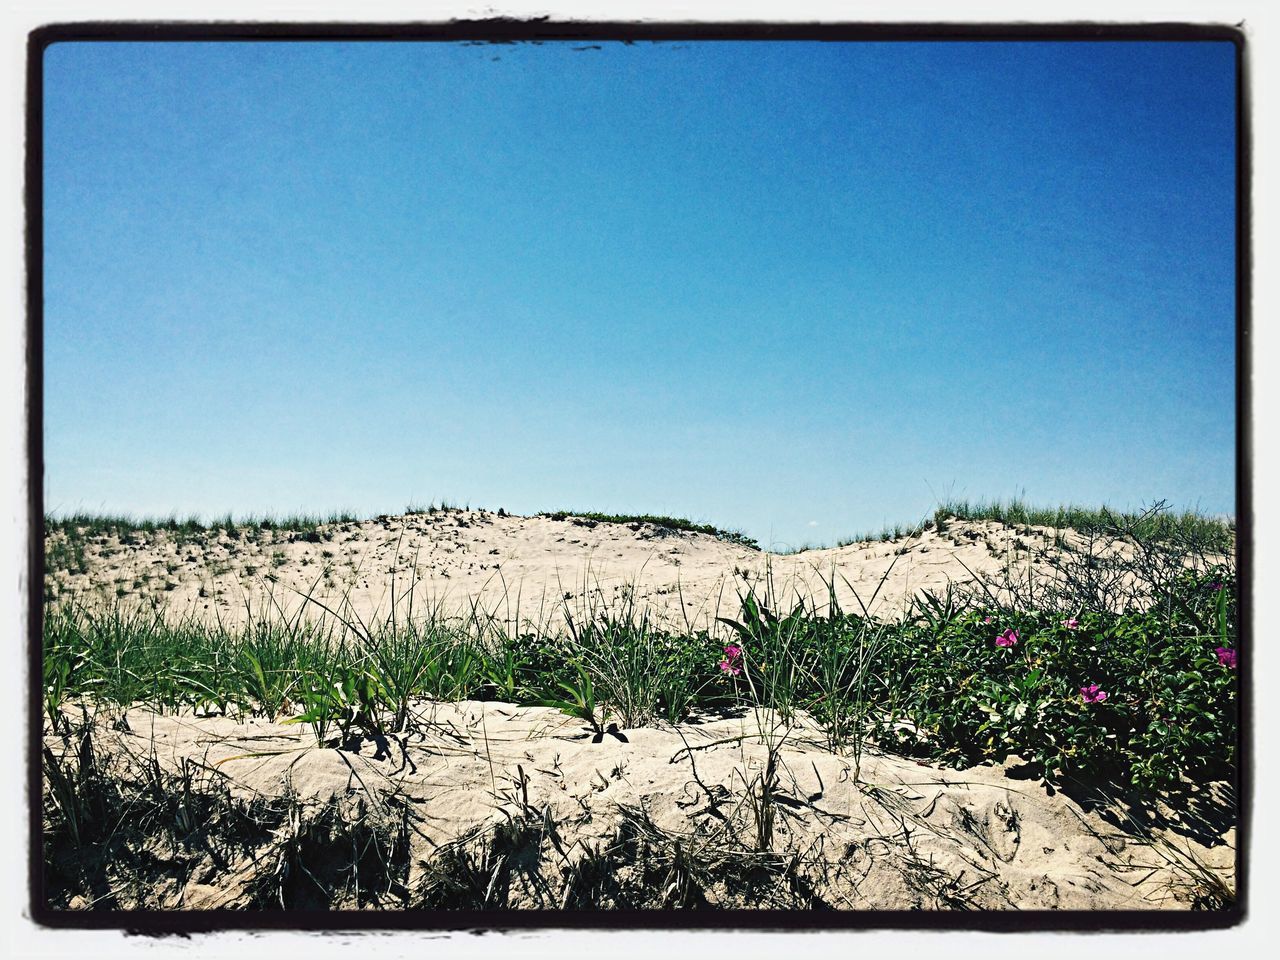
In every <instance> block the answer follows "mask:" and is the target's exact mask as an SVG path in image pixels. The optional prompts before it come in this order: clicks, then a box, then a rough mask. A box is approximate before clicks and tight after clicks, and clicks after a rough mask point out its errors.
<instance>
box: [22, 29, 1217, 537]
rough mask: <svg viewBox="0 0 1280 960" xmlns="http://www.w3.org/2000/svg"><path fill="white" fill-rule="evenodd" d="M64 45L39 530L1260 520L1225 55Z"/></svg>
mask: <svg viewBox="0 0 1280 960" xmlns="http://www.w3.org/2000/svg"><path fill="white" fill-rule="evenodd" d="M575 46H581V45H580V44H558V43H548V44H541V45H528V44H525V45H502V46H491V45H467V44H445V43H436V44H427V43H421V44H415V43H381V44H380V43H365V44H360V43H323V44H317V43H292V44H290V43H260V44H243V43H208V44H188V43H151V44H141V43H136V44H123V43H121V44H113V43H63V44H56V45H54V46H52V47H50V48H49V49H48V51H47V52H46V54H45V91H44V123H45V129H44V268H45V286H44V324H45V335H44V349H45V370H44V373H45V383H44V388H45V396H44V404H45V407H44V414H45V424H44V429H45V482H44V491H45V506H46V509H47V510H48V511H50V512H54V513H69V512H71V511H74V510H89V511H101V512H112V513H120V512H124V513H133V514H139V515H158V516H167V515H170V514H175V513H176V514H178V515H183V516H185V515H188V514H201V515H203V516H206V517H212V516H215V515H222V514H225V513H227V512H232V513H236V514H262V513H275V514H286V513H295V512H328V511H331V510H349V511H352V512H355V513H357V514H376V513H383V512H393V513H394V512H400V511H401V510H403V509H404V508H405V507H406V506H407V505H408V504H410V503H428V502H431V501H439V500H449V501H451V502H454V503H457V504H470V505H471V506H482V507H487V508H489V509H495V510H496V509H497V508H498V507H504V508H505V509H506V510H508V511H510V512H515V513H533V512H536V511H539V510H554V509H573V510H596V511H607V512H651V513H663V514H671V515H676V516H684V517H689V518H691V519H694V520H697V521H701V522H710V523H714V524H717V525H719V526H722V527H729V528H734V529H739V530H742V531H744V532H746V533H748V534H749V535H752V536H754V537H757V538H758V539H760V541H761V542H762V543H763V544H765V545H766V546H773V547H775V548H787V547H792V548H794V547H798V546H800V545H802V544H820V543H830V542H833V541H835V540H837V539H839V538H842V537H845V536H848V535H850V534H852V533H855V532H860V531H864V530H867V529H869V528H876V527H879V526H880V525H882V524H884V523H896V522H911V521H914V520H918V519H920V518H921V517H923V516H925V515H926V514H929V513H931V512H932V511H933V509H934V507H935V506H936V505H937V504H938V503H939V502H940V501H943V500H946V499H949V498H953V497H954V498H967V499H970V500H982V499H997V498H1007V497H1011V496H1022V497H1025V498H1026V499H1027V500H1029V501H1032V502H1034V503H1037V504H1045V505H1056V504H1059V503H1072V504H1082V505H1098V504H1101V503H1106V504H1109V505H1111V506H1115V507H1120V508H1133V507H1139V506H1142V505H1144V504H1149V503H1151V502H1153V501H1155V500H1160V499H1163V500H1168V501H1170V502H1171V503H1172V504H1173V505H1174V506H1176V507H1187V508H1197V509H1200V510H1202V511H1205V512H1207V513H1215V514H1234V513H1235V501H1234V490H1235V427H1236V419H1235V418H1236V412H1235V360H1234V357H1235V310H1236V304H1235V256H1236V252H1235V216H1236V211H1235V187H1236V179H1235V178H1236V171H1235V50H1234V48H1233V47H1232V46H1231V45H1230V44H1227V43H1225V42H1200V43H1168V42H1165V43H1130V42H1105V43H1082V42H1073V43H1068V42H1064V43H1043V42H1002V43H961V42H946V43H941V42H935V43H889V42H884V43H869V42H858V43H808V42H750V43H746V42H744V43H733V42H716V43H710V42H702V43H664V44H648V43H645V44H635V45H622V44H607V43H606V44H603V45H601V49H577V50H576V49H574V47H575Z"/></svg>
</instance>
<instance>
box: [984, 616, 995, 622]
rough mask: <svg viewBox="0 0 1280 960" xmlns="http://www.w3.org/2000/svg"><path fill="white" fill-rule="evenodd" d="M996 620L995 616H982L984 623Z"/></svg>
mask: <svg viewBox="0 0 1280 960" xmlns="http://www.w3.org/2000/svg"><path fill="white" fill-rule="evenodd" d="M994 620H995V617H983V618H982V622H983V623H991V622H993V621H994Z"/></svg>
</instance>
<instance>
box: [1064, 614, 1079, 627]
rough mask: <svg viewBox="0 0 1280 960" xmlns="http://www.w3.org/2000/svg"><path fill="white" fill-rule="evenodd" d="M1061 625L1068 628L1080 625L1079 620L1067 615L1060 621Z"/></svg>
mask: <svg viewBox="0 0 1280 960" xmlns="http://www.w3.org/2000/svg"><path fill="white" fill-rule="evenodd" d="M1062 625H1063V626H1064V627H1066V628H1067V629H1068V630H1074V629H1075V628H1076V627H1078V626H1080V621H1079V620H1077V619H1076V618H1075V617H1068V618H1067V619H1066V620H1063V621H1062Z"/></svg>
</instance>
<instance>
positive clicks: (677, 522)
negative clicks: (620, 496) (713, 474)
mask: <svg viewBox="0 0 1280 960" xmlns="http://www.w3.org/2000/svg"><path fill="white" fill-rule="evenodd" d="M538 516H540V517H546V518H548V519H550V520H589V521H592V522H594V523H622V524H627V523H648V524H652V525H653V526H655V527H663V528H664V529H667V530H678V531H680V532H682V533H705V534H707V535H708V536H712V537H715V538H716V539H717V540H724V541H725V542H727V543H736V544H738V545H739V546H743V547H750V548H751V549H752V550H759V549H760V544H759V543H758V542H757V541H756V540H754V539H752V538H751V537H748V536H747V535H746V534H745V533H741V532H740V531H737V530H722V529H720V528H719V527H715V526H712V525H711V524H709V523H694V522H693V521H692V520H686V519H685V518H684V517H663V516H657V515H655V514H651V513H592V512H590V511H581V510H544V511H542V512H541V513H539V514H538Z"/></svg>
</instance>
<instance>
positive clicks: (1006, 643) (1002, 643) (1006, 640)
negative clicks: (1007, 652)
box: [996, 630, 1018, 647]
mask: <svg viewBox="0 0 1280 960" xmlns="http://www.w3.org/2000/svg"><path fill="white" fill-rule="evenodd" d="M1017 645H1018V631H1017V630H1006V631H1005V632H1004V633H1002V634H1000V636H998V637H996V646H997V647H1014V646H1017Z"/></svg>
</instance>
